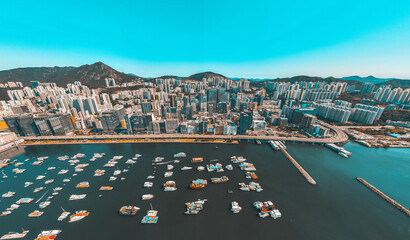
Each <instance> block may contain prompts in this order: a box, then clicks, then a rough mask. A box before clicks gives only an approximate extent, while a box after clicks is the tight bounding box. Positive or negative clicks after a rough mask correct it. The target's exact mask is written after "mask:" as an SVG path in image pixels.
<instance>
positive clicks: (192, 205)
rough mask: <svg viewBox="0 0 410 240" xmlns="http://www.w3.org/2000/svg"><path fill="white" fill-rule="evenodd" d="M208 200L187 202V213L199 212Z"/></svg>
mask: <svg viewBox="0 0 410 240" xmlns="http://www.w3.org/2000/svg"><path fill="white" fill-rule="evenodd" d="M206 201H208V200H207V199H203V200H201V199H198V200H197V201H194V202H187V203H185V206H186V211H185V214H188V215H190V214H198V213H199V211H201V210H202V209H203V208H204V204H205V202H206Z"/></svg>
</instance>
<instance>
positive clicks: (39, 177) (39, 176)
mask: <svg viewBox="0 0 410 240" xmlns="http://www.w3.org/2000/svg"><path fill="white" fill-rule="evenodd" d="M45 177H46V176H44V175H38V176H37V177H36V180H41V179H43V178H45Z"/></svg>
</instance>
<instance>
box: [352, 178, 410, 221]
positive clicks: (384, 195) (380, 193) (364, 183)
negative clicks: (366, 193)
mask: <svg viewBox="0 0 410 240" xmlns="http://www.w3.org/2000/svg"><path fill="white" fill-rule="evenodd" d="M356 180H357V181H359V182H360V183H361V184H363V185H365V186H366V187H367V188H368V189H370V190H372V191H373V192H375V193H376V194H377V195H379V196H380V197H381V198H383V199H384V200H386V201H387V202H388V203H390V204H391V205H393V206H394V207H396V208H397V209H399V210H400V211H402V212H403V213H404V214H406V215H407V216H408V217H410V211H409V210H408V209H407V208H405V207H403V206H402V205H400V204H399V203H398V202H396V201H394V200H393V199H391V198H390V197H389V196H387V195H386V194H384V193H383V192H381V191H380V190H379V189H377V188H375V187H374V186H373V185H371V184H370V183H368V182H366V180H364V179H363V178H356Z"/></svg>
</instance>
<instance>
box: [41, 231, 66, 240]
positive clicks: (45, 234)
mask: <svg viewBox="0 0 410 240" xmlns="http://www.w3.org/2000/svg"><path fill="white" fill-rule="evenodd" d="M59 233H61V230H49V231H42V232H41V233H40V234H39V235H38V236H37V238H36V239H35V240H43V239H55V238H56V237H57V235H58V234H59Z"/></svg>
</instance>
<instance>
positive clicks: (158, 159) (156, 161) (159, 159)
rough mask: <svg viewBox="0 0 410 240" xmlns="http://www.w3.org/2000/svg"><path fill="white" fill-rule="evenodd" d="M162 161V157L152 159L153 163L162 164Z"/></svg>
mask: <svg viewBox="0 0 410 240" xmlns="http://www.w3.org/2000/svg"><path fill="white" fill-rule="evenodd" d="M163 160H164V158H163V157H156V158H155V159H154V162H155V163H158V162H162V161H163Z"/></svg>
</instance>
